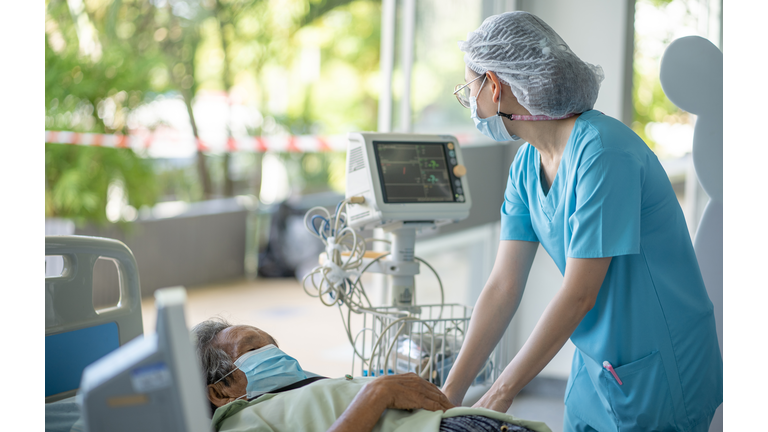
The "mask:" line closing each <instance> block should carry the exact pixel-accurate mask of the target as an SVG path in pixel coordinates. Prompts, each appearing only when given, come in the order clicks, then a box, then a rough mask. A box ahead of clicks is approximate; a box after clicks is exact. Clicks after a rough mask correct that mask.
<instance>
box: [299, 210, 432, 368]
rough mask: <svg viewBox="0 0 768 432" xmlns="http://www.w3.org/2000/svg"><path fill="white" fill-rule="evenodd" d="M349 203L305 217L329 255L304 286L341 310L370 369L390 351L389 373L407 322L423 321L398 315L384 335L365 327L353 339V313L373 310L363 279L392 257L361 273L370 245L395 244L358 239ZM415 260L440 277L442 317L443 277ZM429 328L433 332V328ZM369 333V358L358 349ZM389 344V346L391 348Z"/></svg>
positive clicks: (376, 260) (363, 360)
mask: <svg viewBox="0 0 768 432" xmlns="http://www.w3.org/2000/svg"><path fill="white" fill-rule="evenodd" d="M349 202H350V201H349V199H345V200H344V201H341V202H340V203H339V204H338V205H337V206H336V211H335V212H334V214H331V213H330V212H329V211H328V210H327V209H326V208H325V207H313V208H311V209H309V210H308V211H307V213H306V214H305V215H304V225H305V226H306V228H307V230H308V231H309V232H310V233H311V234H312V235H314V236H315V237H317V238H318V239H319V240H320V241H322V242H323V244H324V245H325V252H324V257H323V255H321V259H320V262H321V264H320V265H319V266H317V267H315V268H314V269H312V271H311V272H309V273H308V274H307V275H306V276H304V278H303V280H302V286H303V288H304V292H306V293H307V295H309V296H311V297H317V298H319V299H320V301H321V302H322V303H323V304H324V305H325V306H329V307H330V306H338V307H339V313H340V314H341V319H342V323H343V324H344V328H345V330H346V333H347V337H348V339H349V342H350V344H352V348H353V349H354V353H355V356H356V357H359V358H360V359H361V360H362V362H363V364H364V365H365V364H366V363H367V364H368V367H369V368H370V367H371V366H372V364H370V363H371V362H372V360H373V358H374V354H375V353H376V352H377V351H378V357H379V358H380V357H381V353H382V352H386V353H387V354H386V358H387V361H385V364H384V370H387V369H388V358H389V357H390V355H391V353H392V349H393V347H394V346H395V345H396V343H397V336H399V335H400V334H401V333H402V331H403V329H404V327H405V324H406V323H407V322H414V321H419V317H418V316H414V315H412V314H410V313H409V314H407V315H406V316H402V314H398V315H397V316H399V318H398V319H396V320H395V321H394V322H391V323H389V325H388V326H387V327H386V328H385V329H384V331H382V332H381V334H376V332H375V330H374V329H372V328H363V329H362V330H360V331H359V332H357V334H356V335H355V336H354V337H353V336H352V331H351V315H352V312H354V313H356V314H361V313H364V312H366V311H371V310H373V305H372V304H371V301H370V300H369V299H368V296H367V295H366V293H365V288H364V287H363V283H362V282H361V280H360V278H361V276H362V274H363V273H365V271H366V270H367V269H368V268H370V267H371V266H372V265H373V264H375V263H376V262H378V261H379V260H381V259H382V258H385V257H387V256H389V255H390V254H389V253H384V254H382V255H379V256H377V257H376V258H375V259H373V260H371V261H370V262H369V263H368V264H367V265H365V266H364V267H363V268H362V269H360V270H358V269H359V268H360V267H361V266H362V265H363V258H364V256H365V252H366V242H369V241H381V242H385V243H391V242H390V241H388V240H383V239H375V238H369V239H364V238H362V237H360V236H358V235H357V233H356V232H355V230H354V229H352V228H350V227H349V226H348V225H347V213H346V212H345V210H346V207H347V205H348V204H349ZM414 259H415V260H417V261H419V262H421V263H424V264H425V265H426V266H427V267H429V269H430V270H432V272H433V273H434V274H435V276H436V277H437V281H438V284H439V286H440V300H441V302H440V307H441V312H440V314H442V306H443V305H444V303H445V295H444V291H443V284H442V281H441V280H440V276H438V274H437V272H436V271H435V269H434V268H433V267H432V266H431V265H429V263H427V262H426V261H424V260H422V259H421V258H418V257H414ZM343 306H346V307H347V316H346V319H345V317H344V312H343V311H342V307H343ZM395 324H400V327H399V328H398V330H397V331H396V334H395V336H394V337H391V335H389V336H388V333H391V332H389V330H390V329H391V328H392V327H393V326H394V325H395ZM428 328H429V331H430V333H431V332H432V328H431V327H428ZM366 331H368V332H371V333H372V337H373V340H375V341H376V342H375V343H374V344H373V350H372V351H371V353H370V354H369V355H368V357H366V356H365V355H364V354H362V353H360V352H359V351H358V348H357V341H358V339H359V338H360V336H361V335H363V334H364V333H365V332H366ZM390 339H391V340H390ZM363 340H365V338H363ZM387 345H389V346H388V347H387ZM426 372H427V371H422V373H421V374H422V375H424V376H423V377H424V378H427V376H426Z"/></svg>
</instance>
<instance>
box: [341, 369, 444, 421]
mask: <svg viewBox="0 0 768 432" xmlns="http://www.w3.org/2000/svg"><path fill="white" fill-rule="evenodd" d="M453 407H454V405H453V404H452V403H451V402H450V401H448V398H447V397H445V395H444V394H443V392H441V391H440V389H439V388H437V386H435V385H434V384H432V383H430V382H428V381H426V380H424V379H422V378H421V377H419V376H418V375H416V374H414V373H408V374H403V375H388V376H384V377H381V378H376V379H375V380H373V381H371V382H369V383H368V384H366V385H365V386H364V387H363V388H362V389H361V390H360V392H359V393H358V394H357V396H355V399H354V400H352V403H351V404H350V405H349V407H347V409H346V411H344V413H343V414H342V415H341V417H339V418H338V419H337V420H336V422H335V423H334V424H333V425H332V426H331V428H330V429H329V432H331V431H332V432H348V431H349V432H352V431H354V432H365V431H370V430H372V429H373V426H374V425H375V424H376V422H377V421H378V420H379V417H381V414H382V413H383V412H384V410H385V409H388V408H391V409H402V410H415V409H425V410H430V411H438V410H440V411H445V410H447V409H451V408H453Z"/></svg>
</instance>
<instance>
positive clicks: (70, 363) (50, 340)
mask: <svg viewBox="0 0 768 432" xmlns="http://www.w3.org/2000/svg"><path fill="white" fill-rule="evenodd" d="M118 347H120V337H119V334H118V331H117V324H116V323H113V322H112V323H106V324H101V325H97V326H94V327H88V328H83V329H80V330H75V331H71V332H67V333H59V334H55V335H51V336H46V337H45V396H46V397H48V396H51V395H55V394H58V393H62V392H65V391H68V390H75V389H77V388H78V387H80V378H81V377H82V375H83V369H85V367H86V366H88V365H89V364H91V363H93V362H95V361H96V360H98V359H100V358H102V357H104V356H105V355H107V354H109V353H110V352H112V351H114V350H116V349H117V348H118Z"/></svg>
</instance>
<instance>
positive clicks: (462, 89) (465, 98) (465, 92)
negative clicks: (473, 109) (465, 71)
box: [453, 74, 486, 108]
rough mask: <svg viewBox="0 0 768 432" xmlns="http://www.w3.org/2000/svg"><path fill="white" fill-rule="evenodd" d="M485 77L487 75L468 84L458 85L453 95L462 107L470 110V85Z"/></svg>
mask: <svg viewBox="0 0 768 432" xmlns="http://www.w3.org/2000/svg"><path fill="white" fill-rule="evenodd" d="M485 76H486V75H485V74H482V75H480V76H478V77H477V78H475V79H473V80H472V81H470V82H468V83H466V84H457V85H456V87H454V88H453V95H454V96H456V99H458V100H459V103H460V104H461V106H463V107H464V108H469V85H470V84H472V83H473V82H475V81H477V80H479V79H480V78H482V77H485Z"/></svg>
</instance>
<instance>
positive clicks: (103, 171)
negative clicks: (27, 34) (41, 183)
mask: <svg viewBox="0 0 768 432" xmlns="http://www.w3.org/2000/svg"><path fill="white" fill-rule="evenodd" d="M79 4H81V3H80V2H67V1H66V0H47V1H46V39H45V56H46V97H45V104H46V119H45V121H46V129H47V130H71V131H76V132H97V133H123V134H127V133H128V132H129V131H130V130H131V129H133V128H135V127H136V126H137V125H136V124H132V123H131V122H132V121H133V120H132V116H131V112H132V111H133V110H135V109H137V108H139V107H141V106H142V105H144V104H147V103H149V102H152V101H153V100H154V99H155V98H156V97H157V96H158V95H163V94H168V93H169V92H170V93H175V94H177V95H181V96H182V97H183V99H184V101H185V104H186V106H187V111H188V113H189V117H190V124H191V126H192V129H193V132H194V133H195V135H197V126H196V121H195V118H194V114H193V111H192V109H191V107H192V103H193V100H194V98H195V95H196V94H197V92H198V91H199V90H201V89H205V90H219V91H221V90H223V91H225V92H227V93H232V92H235V93H237V94H239V95H245V96H244V103H247V104H250V105H252V106H255V107H258V110H259V111H260V112H261V113H263V118H264V119H265V121H264V122H262V123H261V124H260V126H259V127H257V128H254V129H252V130H249V134H251V135H268V134H282V133H291V134H306V133H314V134H318V133H326V134H331V133H341V132H346V131H348V130H350V129H357V130H360V129H374V128H375V119H376V108H377V105H378V103H377V99H378V94H377V89H376V87H377V86H376V85H375V80H376V78H377V73H378V49H379V33H380V31H379V21H380V18H379V16H380V15H379V14H380V2H377V1H374V0H357V1H353V0H150V1H144V0H83V2H82V6H81V7H79V9H78V5H79ZM313 52H314V53H318V52H319V56H320V58H321V59H322V62H320V58H317V56H315V57H314V58H315V59H316V60H317V62H316V63H318V64H317V66H318V68H319V72H318V73H316V74H314V76H313V77H310V78H307V77H306V76H305V75H306V70H307V67H305V66H306V65H305V64H304V63H303V62H304V61H305V57H306V54H307V53H310V54H312V53H313ZM310 57H311V56H310ZM321 83H322V84H321ZM238 97H241V96H238ZM275 101H286V103H282V104H281V103H276V102H275ZM148 126H149V128H150V129H153V128H154V127H156V126H158V125H148ZM228 133H231V131H229V132H228ZM201 156H202V154H199V156H198V163H197V174H196V175H194V176H193V175H192V174H193V173H194V171H193V170H192V169H193V168H192V167H191V166H190V165H187V166H181V165H179V164H176V163H170V164H165V163H164V162H162V161H152V160H148V159H143V158H141V157H139V155H136V154H134V153H133V152H131V151H130V150H114V149H103V148H90V147H80V146H62V145H55V144H47V145H46V215H47V216H54V215H55V216H61V217H71V218H75V219H77V220H78V221H94V222H98V221H104V220H105V217H106V216H105V210H104V207H105V200H106V195H107V190H108V188H109V185H110V184H114V182H115V181H116V180H121V181H122V182H123V183H122V184H123V187H124V189H125V190H124V193H125V194H126V195H127V197H128V202H129V204H130V205H133V206H134V207H138V206H141V205H152V204H153V203H154V201H155V200H156V199H157V198H158V197H159V198H161V199H169V198H170V199H184V200H197V199H203V198H206V197H209V196H211V195H212V193H213V191H214V190H222V191H223V193H225V194H230V193H233V191H232V190H231V189H227V188H226V187H223V188H222V187H218V186H217V185H221V184H222V182H225V181H229V180H231V177H232V176H233V174H232V172H231V170H230V165H232V164H237V160H238V159H242V158H234V159H231V158H230V157H229V156H223V157H221V156H217V155H207V156H206V157H205V158H202V157H201ZM257 156H258V157H256V158H255V159H254V162H255V165H254V164H253V163H249V167H251V169H252V171H253V175H259V171H260V167H259V165H260V161H261V155H257ZM340 157H341V158H342V159H343V155H341V154H334V155H331V154H327V155H301V156H299V155H288V154H286V155H285V157H284V159H285V160H286V161H288V160H294V159H296V160H297V161H298V163H299V166H304V165H307V166H308V167H310V168H312V167H318V166H319V169H316V170H313V169H310V170H309V171H305V170H303V169H300V170H291V172H292V173H294V174H296V175H295V176H294V177H295V179H294V180H295V181H296V182H298V183H300V184H302V185H304V187H303V188H302V189H306V190H308V191H309V190H316V189H318V188H327V187H328V184H329V183H333V184H335V185H338V184H339V181H340V180H339V179H338V178H337V177H338V176H337V175H336V174H334V172H333V171H332V170H333V169H335V168H338V166H339V163H338V159H339V158H340ZM317 161H320V162H319V165H318V163H317ZM96 165H98V166H96ZM341 171H342V172H343V167H342V169H341ZM239 176H240V179H241V180H240V184H241V186H248V185H250V186H251V187H258V185H259V184H260V181H261V180H260V179H259V180H256V181H247V180H242V179H243V178H246V177H247V175H243V173H240V174H239ZM342 181H343V179H342ZM251 193H254V192H253V191H251Z"/></svg>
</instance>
